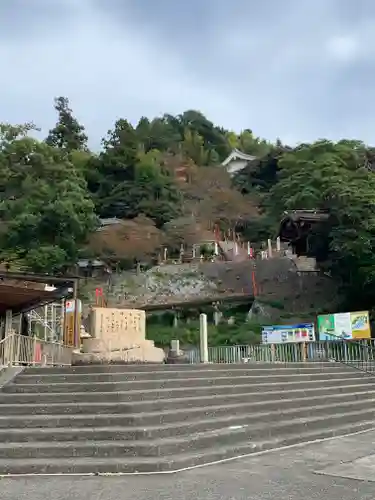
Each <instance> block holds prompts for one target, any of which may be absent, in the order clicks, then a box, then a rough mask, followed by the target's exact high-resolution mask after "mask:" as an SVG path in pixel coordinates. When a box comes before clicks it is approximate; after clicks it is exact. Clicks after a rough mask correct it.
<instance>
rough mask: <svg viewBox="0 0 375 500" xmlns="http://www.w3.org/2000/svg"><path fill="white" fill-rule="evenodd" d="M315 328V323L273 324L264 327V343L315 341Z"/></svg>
mask: <svg viewBox="0 0 375 500" xmlns="http://www.w3.org/2000/svg"><path fill="white" fill-rule="evenodd" d="M314 340H315V328H314V324H313V323H299V324H297V325H272V326H264V327H263V329H262V343H263V344H284V343H287V342H294V343H296V342H313V341H314Z"/></svg>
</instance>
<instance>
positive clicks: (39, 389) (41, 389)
mask: <svg viewBox="0 0 375 500" xmlns="http://www.w3.org/2000/svg"><path fill="white" fill-rule="evenodd" d="M189 375H190V374H189ZM208 375H209V374H205V377H199V378H197V377H191V378H190V377H187V378H184V379H180V378H176V379H173V378H165V379H160V380H157V379H156V380H155V378H150V379H149V380H145V379H144V380H126V381H122V380H120V381H118V380H112V381H101V382H99V381H95V382H93V381H92V380H90V379H89V380H87V381H81V382H77V381H76V380H74V381H73V380H70V381H64V382H54V383H53V385H51V384H50V383H45V382H46V381H44V382H37V383H35V382H34V383H30V382H29V381H27V379H26V380H25V379H23V381H24V382H25V383H23V381H18V382H17V383H16V384H13V385H11V386H8V387H5V388H4V392H5V393H8V394H15V393H28V394H31V393H38V394H41V393H49V392H51V391H53V392H54V393H62V394H64V393H72V392H77V393H82V392H111V391H113V390H115V391H116V392H123V391H141V390H142V391H148V390H158V389H182V388H189V387H191V386H192V385H194V387H210V386H228V385H247V384H249V385H252V384H253V382H254V381H257V382H258V380H259V379H258V378H257V377H259V375H254V374H249V373H248V371H247V372H245V373H244V374H242V372H240V374H238V375H237V374H235V376H233V374H228V375H224V376H215V377H212V376H208ZM220 375H221V374H220ZM348 378H353V379H356V378H358V373H356V372H355V371H353V373H348V372H347V371H338V370H337V371H334V372H332V373H330V380H337V381H338V383H340V380H342V379H345V380H347V379H348ZM326 379H327V374H325V373H322V372H320V373H298V374H294V373H292V374H277V373H274V374H268V373H266V374H264V375H262V383H263V384H273V383H278V382H279V383H293V382H296V381H297V382H298V383H299V382H300V381H302V380H304V381H306V382H312V381H321V380H326Z"/></svg>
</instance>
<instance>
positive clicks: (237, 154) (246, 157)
mask: <svg viewBox="0 0 375 500" xmlns="http://www.w3.org/2000/svg"><path fill="white" fill-rule="evenodd" d="M238 159H239V160H246V161H253V160H255V159H256V156H253V155H248V154H246V153H243V152H242V151H240V150H239V149H233V151H232V152H231V154H230V155H229V156H228V157H227V158H225V160H224V161H223V162H222V164H221V165H222V166H223V167H226V166H227V165H228V164H229V163H230V162H231V161H232V160H238Z"/></svg>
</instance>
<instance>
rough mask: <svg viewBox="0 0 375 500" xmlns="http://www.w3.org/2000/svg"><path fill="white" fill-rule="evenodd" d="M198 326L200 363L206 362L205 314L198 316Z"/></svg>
mask: <svg viewBox="0 0 375 500" xmlns="http://www.w3.org/2000/svg"><path fill="white" fill-rule="evenodd" d="M199 327H200V328H199V340H200V358H201V363H208V340H207V314H204V313H202V314H201V315H200V316H199Z"/></svg>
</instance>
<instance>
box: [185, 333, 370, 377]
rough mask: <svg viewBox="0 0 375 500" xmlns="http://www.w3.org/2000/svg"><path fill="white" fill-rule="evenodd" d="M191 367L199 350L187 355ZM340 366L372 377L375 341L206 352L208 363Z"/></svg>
mask: <svg viewBox="0 0 375 500" xmlns="http://www.w3.org/2000/svg"><path fill="white" fill-rule="evenodd" d="M188 354H189V360H190V363H199V362H200V353H199V349H194V350H191V351H189V353H188ZM303 361H309V362H319V361H320V362H326V361H332V362H341V363H346V364H348V365H351V366H354V367H356V368H358V369H361V370H363V371H372V372H374V373H375V341H374V340H373V339H371V340H363V341H343V340H335V341H324V342H306V343H298V344H296V343H285V344H259V345H238V346H218V347H209V348H208V362H209V363H251V362H263V363H296V362H303Z"/></svg>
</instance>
